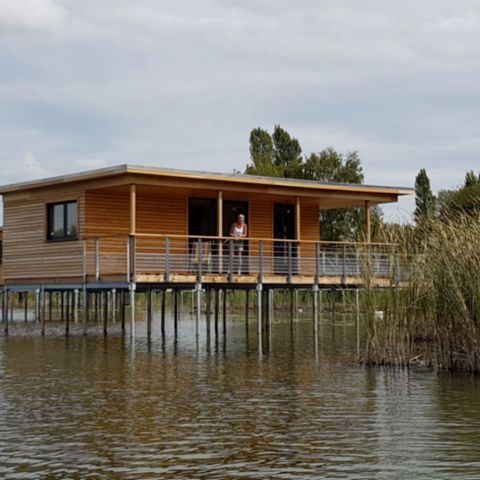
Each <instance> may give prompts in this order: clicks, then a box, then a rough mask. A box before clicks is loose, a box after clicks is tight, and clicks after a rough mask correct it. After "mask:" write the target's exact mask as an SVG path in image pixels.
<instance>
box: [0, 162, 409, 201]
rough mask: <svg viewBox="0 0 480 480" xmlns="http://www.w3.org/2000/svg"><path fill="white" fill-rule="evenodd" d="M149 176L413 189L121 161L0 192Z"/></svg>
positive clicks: (314, 186)
mask: <svg viewBox="0 0 480 480" xmlns="http://www.w3.org/2000/svg"><path fill="white" fill-rule="evenodd" d="M126 174H133V175H152V176H163V177H177V178H186V179H188V178H197V179H200V180H211V181H225V182H233V183H250V184H256V185H270V186H278V187H287V188H294V187H297V188H298V187H300V188H305V189H323V190H350V191H351V190H355V191H357V192H370V193H386V194H392V195H411V194H413V193H414V189H412V188H406V187H394V186H380V185H367V184H356V183H340V182H319V181H315V180H302V179H294V178H281V177H263V176H257V175H245V174H241V173H213V172H201V171H193V170H178V169H173V168H162V167H147V166H142V165H131V164H121V165H116V166H113V167H105V168H98V169H94V170H87V171H85V172H78V173H70V174H66V175H56V176H53V177H47V178H43V179H38V180H30V181H26V182H18V183H11V184H7V185H3V186H0V194H5V193H11V192H16V191H21V190H29V189H35V188H42V187H49V186H53V185H62V184H69V183H74V182H81V181H88V180H96V179H100V178H105V177H112V176H116V175H126Z"/></svg>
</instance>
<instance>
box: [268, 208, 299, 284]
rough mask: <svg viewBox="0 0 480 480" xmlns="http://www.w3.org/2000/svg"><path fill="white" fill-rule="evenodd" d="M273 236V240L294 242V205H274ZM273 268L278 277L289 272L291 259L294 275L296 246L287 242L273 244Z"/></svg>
mask: <svg viewBox="0 0 480 480" xmlns="http://www.w3.org/2000/svg"><path fill="white" fill-rule="evenodd" d="M273 236H274V238H275V239H282V240H295V238H296V237H295V205H294V204H293V203H275V204H274V205H273ZM274 255H275V261H274V267H275V273H276V274H278V275H286V274H288V272H289V258H290V257H291V259H292V273H296V263H297V262H296V257H297V245H296V244H295V243H290V245H289V242H280V241H277V242H274Z"/></svg>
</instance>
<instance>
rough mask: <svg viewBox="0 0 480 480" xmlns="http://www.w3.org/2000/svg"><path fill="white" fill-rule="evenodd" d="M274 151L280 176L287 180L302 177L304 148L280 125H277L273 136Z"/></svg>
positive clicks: (275, 162)
mask: <svg viewBox="0 0 480 480" xmlns="http://www.w3.org/2000/svg"><path fill="white" fill-rule="evenodd" d="M272 140H273V149H274V160H273V162H274V164H275V166H276V167H277V169H278V172H279V175H280V176H282V177H286V178H301V177H302V162H303V159H302V147H300V143H299V141H298V140H297V139H296V138H294V137H292V136H291V135H290V134H289V133H288V132H287V131H286V130H284V129H283V128H282V127H280V125H275V128H274V130H273V135H272Z"/></svg>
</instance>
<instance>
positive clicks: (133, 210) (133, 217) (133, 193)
mask: <svg viewBox="0 0 480 480" xmlns="http://www.w3.org/2000/svg"><path fill="white" fill-rule="evenodd" d="M136 227H137V186H136V185H134V184H132V185H130V235H135V233H136V231H137V228H136Z"/></svg>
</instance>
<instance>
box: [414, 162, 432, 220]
mask: <svg viewBox="0 0 480 480" xmlns="http://www.w3.org/2000/svg"><path fill="white" fill-rule="evenodd" d="M435 210H436V199H435V196H434V195H433V193H432V188H431V187H430V179H429V178H428V175H427V171H426V170H425V169H424V168H422V169H421V170H420V171H419V172H418V175H417V177H416V179H415V212H414V217H415V222H416V223H417V224H420V223H422V222H424V221H425V220H428V219H430V218H432V217H433V216H434V215H435Z"/></svg>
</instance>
